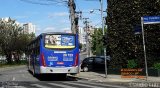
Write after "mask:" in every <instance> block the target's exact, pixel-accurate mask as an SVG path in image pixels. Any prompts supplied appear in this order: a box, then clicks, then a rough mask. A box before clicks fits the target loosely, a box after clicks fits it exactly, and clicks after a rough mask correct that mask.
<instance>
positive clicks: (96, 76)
mask: <svg viewBox="0 0 160 88" xmlns="http://www.w3.org/2000/svg"><path fill="white" fill-rule="evenodd" d="M77 77H78V78H80V79H85V80H88V81H96V82H160V77H152V76H149V77H148V80H147V81H146V80H145V79H137V78H121V75H112V74H108V75H107V78H105V74H104V73H97V72H80V73H79V74H78V75H77Z"/></svg>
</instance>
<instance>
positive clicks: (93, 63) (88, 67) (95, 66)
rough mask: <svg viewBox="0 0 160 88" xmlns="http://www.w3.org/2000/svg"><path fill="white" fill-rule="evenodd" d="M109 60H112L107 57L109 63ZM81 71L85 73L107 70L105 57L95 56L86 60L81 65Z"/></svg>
mask: <svg viewBox="0 0 160 88" xmlns="http://www.w3.org/2000/svg"><path fill="white" fill-rule="evenodd" d="M109 60H110V57H109V56H107V62H109ZM81 69H82V71H84V72H87V71H97V70H98V71H103V70H105V58H104V56H93V57H87V58H85V59H84V60H83V61H82V63H81Z"/></svg>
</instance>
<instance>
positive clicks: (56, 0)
mask: <svg viewBox="0 0 160 88" xmlns="http://www.w3.org/2000/svg"><path fill="white" fill-rule="evenodd" d="M20 1H23V2H27V3H31V4H39V5H53V4H57V5H60V4H67V1H66V0H34V1H33V0H20Z"/></svg>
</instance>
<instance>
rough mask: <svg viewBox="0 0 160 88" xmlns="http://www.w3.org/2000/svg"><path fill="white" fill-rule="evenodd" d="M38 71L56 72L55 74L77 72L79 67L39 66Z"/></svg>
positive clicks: (44, 72) (43, 72) (45, 72)
mask: <svg viewBox="0 0 160 88" xmlns="http://www.w3.org/2000/svg"><path fill="white" fill-rule="evenodd" d="M40 73H42V74H47V73H57V74H59V73H60V74H63V73H64V74H74V73H75V74H76V73H79V67H78V66H76V67H43V66H41V67H40Z"/></svg>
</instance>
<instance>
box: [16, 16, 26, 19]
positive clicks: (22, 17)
mask: <svg viewBox="0 0 160 88" xmlns="http://www.w3.org/2000/svg"><path fill="white" fill-rule="evenodd" d="M14 18H15V19H24V18H28V16H14Z"/></svg>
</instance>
